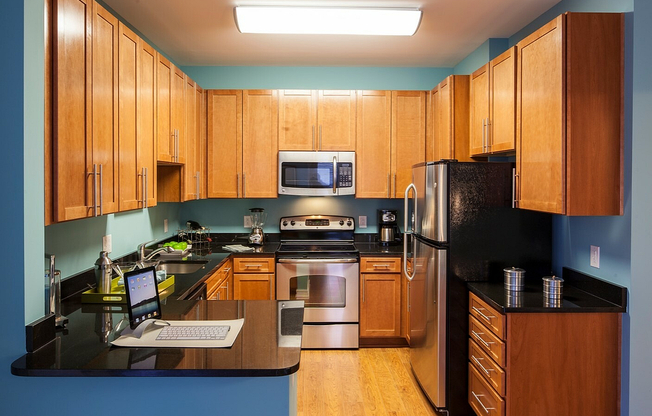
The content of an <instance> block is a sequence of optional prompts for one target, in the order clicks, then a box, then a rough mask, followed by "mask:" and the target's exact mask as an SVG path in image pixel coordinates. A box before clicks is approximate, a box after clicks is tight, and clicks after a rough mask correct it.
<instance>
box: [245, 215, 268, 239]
mask: <svg viewBox="0 0 652 416" xmlns="http://www.w3.org/2000/svg"><path fill="white" fill-rule="evenodd" d="M249 212H251V214H249V218H251V233H250V234H249V244H253V245H257V246H262V245H263V242H264V241H263V240H264V237H265V234H264V233H263V225H264V224H265V221H266V220H267V213H266V212H265V210H264V209H263V208H250V209H249Z"/></svg>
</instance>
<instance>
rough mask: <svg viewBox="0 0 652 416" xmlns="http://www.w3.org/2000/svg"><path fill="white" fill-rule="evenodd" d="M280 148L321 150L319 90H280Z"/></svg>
mask: <svg viewBox="0 0 652 416" xmlns="http://www.w3.org/2000/svg"><path fill="white" fill-rule="evenodd" d="M278 106H279V108H278V147H279V150H319V149H318V147H317V146H318V143H317V141H316V140H317V132H316V129H317V91H311V90H279V92H278Z"/></svg>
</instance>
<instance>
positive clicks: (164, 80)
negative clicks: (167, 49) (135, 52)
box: [156, 53, 176, 162]
mask: <svg viewBox="0 0 652 416" xmlns="http://www.w3.org/2000/svg"><path fill="white" fill-rule="evenodd" d="M171 88H172V64H171V63H170V61H168V60H167V59H166V58H165V57H164V56H163V55H161V54H160V53H157V54H156V129H157V141H158V144H157V157H156V159H157V160H159V161H161V162H173V161H174V160H173V158H174V149H175V137H176V134H175V131H174V130H173V129H172V128H171V119H170V115H171V111H172V109H171Z"/></svg>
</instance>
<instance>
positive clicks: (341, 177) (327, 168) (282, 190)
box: [278, 151, 355, 196]
mask: <svg viewBox="0 0 652 416" xmlns="http://www.w3.org/2000/svg"><path fill="white" fill-rule="evenodd" d="M278 194H279V195H306V196H319V195H321V196H337V195H355V152H294V151H292V152H290V151H282V152H278Z"/></svg>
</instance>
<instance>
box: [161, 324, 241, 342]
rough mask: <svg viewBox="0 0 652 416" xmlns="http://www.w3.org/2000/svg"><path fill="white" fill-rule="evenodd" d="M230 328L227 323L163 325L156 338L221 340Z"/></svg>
mask: <svg viewBox="0 0 652 416" xmlns="http://www.w3.org/2000/svg"><path fill="white" fill-rule="evenodd" d="M230 329H231V327H230V326H229V325H209V326H177V325H171V326H164V327H163V329H162V330H161V333H160V334H158V336H157V337H156V340H212V339H215V340H223V339H224V338H226V334H228V332H229V330H230Z"/></svg>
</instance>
